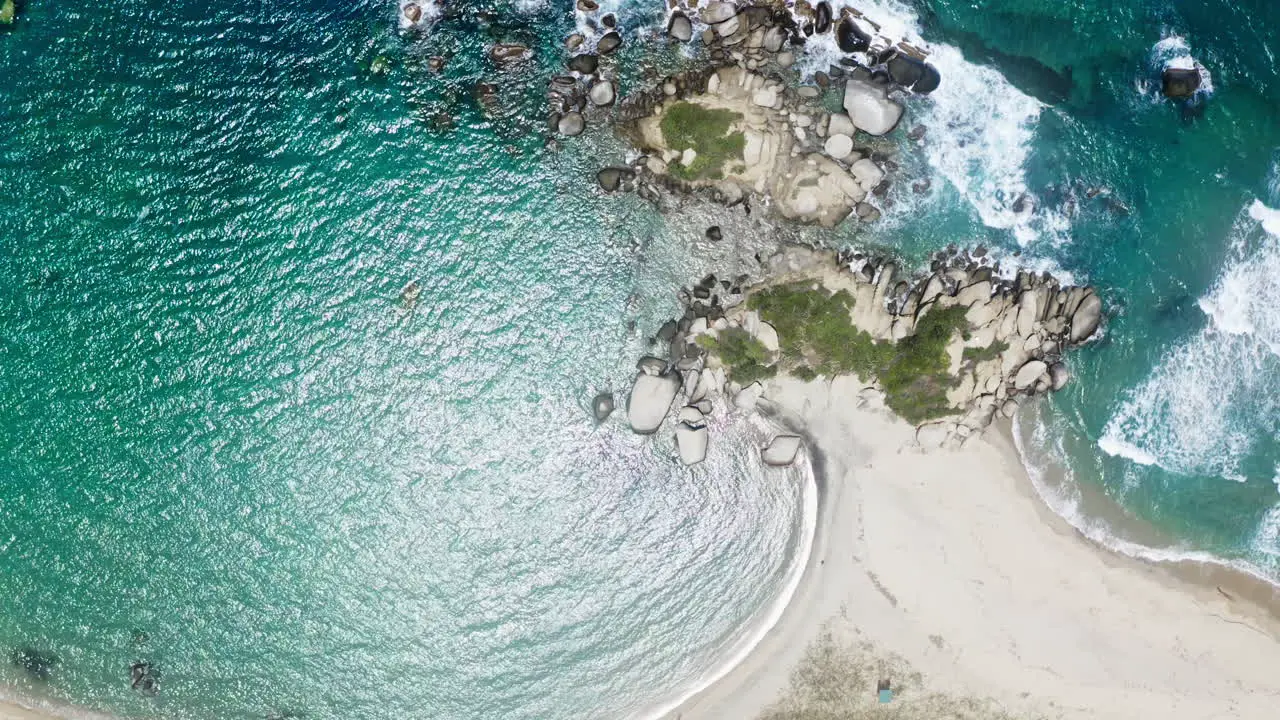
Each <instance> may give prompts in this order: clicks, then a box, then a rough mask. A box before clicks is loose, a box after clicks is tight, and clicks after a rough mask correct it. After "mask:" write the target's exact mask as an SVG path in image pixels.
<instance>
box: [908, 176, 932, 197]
mask: <svg viewBox="0 0 1280 720" xmlns="http://www.w3.org/2000/svg"><path fill="white" fill-rule="evenodd" d="M931 187H933V182H932V181H931V180H929V178H925V179H923V180H921V181H919V182H916V183H912V185H911V189H912V191H914V192H915V194H917V195H923V194H925V193H927V192H929V188H931Z"/></svg>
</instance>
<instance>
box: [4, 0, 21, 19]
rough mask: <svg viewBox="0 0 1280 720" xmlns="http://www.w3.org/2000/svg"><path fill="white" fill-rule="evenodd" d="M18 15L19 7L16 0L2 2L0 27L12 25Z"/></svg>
mask: <svg viewBox="0 0 1280 720" xmlns="http://www.w3.org/2000/svg"><path fill="white" fill-rule="evenodd" d="M17 14H18V6H17V4H16V3H15V2H14V0H0V25H11V24H13V19H14V17H16V16H17Z"/></svg>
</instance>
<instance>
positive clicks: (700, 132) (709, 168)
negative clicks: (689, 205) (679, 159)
mask: <svg viewBox="0 0 1280 720" xmlns="http://www.w3.org/2000/svg"><path fill="white" fill-rule="evenodd" d="M741 119H742V116H741V115H739V114H738V113H736V112H732V111H730V110H713V109H711V108H705V107H703V106H701V105H698V104H696V103H689V102H678V103H676V104H674V105H672V106H671V107H670V108H668V109H667V111H666V112H665V113H664V114H663V115H662V120H661V122H660V123H659V127H660V128H661V129H662V137H663V138H664V139H666V141H667V145H668V146H670V147H671V149H672V150H687V149H689V148H693V151H694V152H696V153H697V154H698V155H697V157H695V158H694V159H693V162H692V163H690V164H689V166H688V167H685V166H683V165H676V164H672V165H670V166H669V172H670V173H671V174H672V175H675V176H676V177H679V178H682V179H684V180H699V179H702V178H708V179H712V180H718V179H720V178H722V177H724V164H725V163H726V162H727V161H729V160H741V159H742V149H743V147H745V145H746V138H745V137H744V136H743V134H742V133H740V132H733V133H731V132H729V127H730V126H731V125H732V124H733V123H734V122H736V121H738V120H741Z"/></svg>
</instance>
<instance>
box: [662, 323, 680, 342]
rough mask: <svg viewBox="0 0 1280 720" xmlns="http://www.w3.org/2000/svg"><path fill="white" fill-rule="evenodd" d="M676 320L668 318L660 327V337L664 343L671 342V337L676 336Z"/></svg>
mask: <svg viewBox="0 0 1280 720" xmlns="http://www.w3.org/2000/svg"><path fill="white" fill-rule="evenodd" d="M676 329H677V328H676V321H675V320H668V321H666V322H664V323H662V327H660V328H658V339H659V340H661V341H662V342H664V343H669V342H671V338H673V337H675V336H676Z"/></svg>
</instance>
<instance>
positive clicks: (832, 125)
mask: <svg viewBox="0 0 1280 720" xmlns="http://www.w3.org/2000/svg"><path fill="white" fill-rule="evenodd" d="M856 132H858V128H857V127H855V126H854V124H853V121H852V120H850V119H849V116H848V115H845V114H844V113H835V114H834V115H832V116H831V119H830V120H828V121H827V134H829V135H848V136H849V137H853V134H854V133H856Z"/></svg>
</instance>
